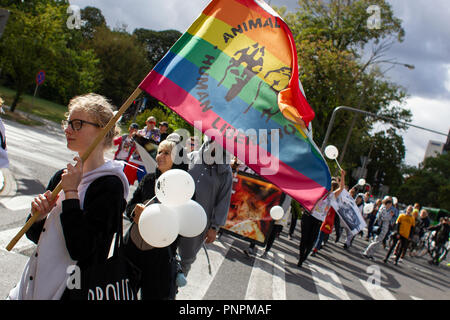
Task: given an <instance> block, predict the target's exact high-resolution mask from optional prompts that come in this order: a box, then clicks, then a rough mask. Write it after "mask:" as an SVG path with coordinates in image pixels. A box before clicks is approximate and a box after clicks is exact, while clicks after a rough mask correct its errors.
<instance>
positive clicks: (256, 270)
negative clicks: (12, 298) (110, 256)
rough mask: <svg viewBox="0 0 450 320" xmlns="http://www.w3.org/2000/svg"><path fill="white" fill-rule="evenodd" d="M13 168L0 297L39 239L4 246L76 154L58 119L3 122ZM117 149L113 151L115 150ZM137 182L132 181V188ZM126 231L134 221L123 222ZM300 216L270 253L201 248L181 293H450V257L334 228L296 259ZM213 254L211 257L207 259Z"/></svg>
mask: <svg viewBox="0 0 450 320" xmlns="http://www.w3.org/2000/svg"><path fill="white" fill-rule="evenodd" d="M4 122H5V126H6V135H7V143H8V154H9V159H10V163H11V165H10V169H9V170H3V172H4V176H5V179H6V181H5V188H4V190H3V191H2V193H1V194H0V299H3V298H4V297H6V295H7V293H8V292H9V290H10V289H11V288H12V287H13V286H14V285H15V283H16V282H17V281H18V280H19V277H20V275H21V273H22V271H23V267H24V265H25V263H26V261H27V259H28V256H30V255H31V254H32V252H33V250H34V244H33V243H31V242H30V241H29V240H27V239H26V237H23V238H22V239H21V240H20V241H19V243H18V244H17V245H16V246H15V248H14V249H13V250H12V251H11V252H8V251H6V250H5V249H4V248H5V246H6V245H7V243H8V242H9V241H10V240H11V239H12V237H13V236H14V235H15V234H16V233H17V232H18V231H19V230H20V228H21V227H22V226H23V224H24V222H25V218H26V216H27V215H28V211H29V208H30V201H31V199H32V198H33V197H34V196H35V195H36V194H39V193H41V192H42V191H43V190H44V188H45V186H46V184H47V182H48V180H49V179H50V177H51V176H52V175H53V173H54V172H55V171H56V170H58V169H61V168H63V167H65V165H66V164H67V163H68V162H70V161H71V160H72V158H73V156H74V154H73V153H72V152H69V151H67V149H66V148H65V139H64V136H63V134H62V130H60V129H59V128H58V127H53V126H42V127H36V128H30V127H26V126H22V125H20V124H17V123H14V122H9V121H4ZM109 156H112V152H111V153H110V154H109ZM134 188H135V187H132V189H131V192H132V191H133V190H134ZM125 223H126V224H125V230H126V226H127V225H128V222H127V221H125ZM299 228H300V223H298V224H297V229H296V231H295V234H294V238H293V239H292V240H290V239H288V238H287V234H286V231H287V228H284V230H283V232H282V234H281V235H280V237H279V238H278V239H276V241H275V244H274V246H273V248H272V250H271V252H270V254H269V255H268V257H266V258H262V257H260V254H261V253H262V252H263V250H262V249H261V248H258V254H257V256H250V257H249V256H247V255H245V254H244V253H243V249H245V248H247V247H248V243H246V242H245V241H242V240H239V239H235V238H233V237H231V236H229V235H223V236H222V237H221V238H220V239H218V240H217V241H215V242H214V243H213V244H210V245H208V246H207V253H208V255H206V253H205V250H201V251H200V253H199V255H198V258H197V260H196V262H195V263H194V265H193V266H192V269H191V272H190V274H189V276H188V279H187V280H188V284H187V286H185V287H182V288H180V291H179V294H178V296H177V299H186V300H192V299H198V300H373V299H375V300H431V299H433V300H435V299H436V300H442V299H444V300H448V299H450V281H449V279H450V277H449V276H450V268H449V267H447V266H446V264H447V262H448V261H446V262H445V264H444V263H442V264H441V265H440V266H438V267H437V266H430V265H429V264H428V263H427V259H426V258H411V257H406V258H405V260H404V261H403V262H402V263H400V264H399V265H398V266H394V265H393V264H392V262H391V263H388V264H384V263H383V262H382V261H381V258H382V256H383V255H384V254H385V253H386V251H384V250H383V249H380V250H379V252H378V253H377V254H376V256H375V257H376V260H375V261H370V260H367V259H365V258H363V257H362V255H361V252H362V251H363V249H364V248H365V247H366V246H367V245H368V242H367V241H365V240H363V239H362V238H359V237H358V238H356V240H355V241H354V244H353V246H352V247H351V248H350V249H349V250H345V249H343V247H342V243H337V244H336V243H334V235H332V236H331V237H330V241H329V242H328V244H327V245H326V246H325V247H324V248H323V249H322V250H321V251H320V252H319V254H318V255H317V256H315V257H310V258H309V259H308V260H307V262H306V263H305V264H304V266H303V267H302V268H301V269H300V268H298V267H297V266H296V263H297V259H298V245H299V241H300V230H299ZM208 259H209V263H208Z"/></svg>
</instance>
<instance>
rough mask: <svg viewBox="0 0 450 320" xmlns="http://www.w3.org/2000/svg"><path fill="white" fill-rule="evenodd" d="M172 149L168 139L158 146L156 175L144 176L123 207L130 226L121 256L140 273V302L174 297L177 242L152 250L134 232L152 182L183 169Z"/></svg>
mask: <svg viewBox="0 0 450 320" xmlns="http://www.w3.org/2000/svg"><path fill="white" fill-rule="evenodd" d="M175 146H176V143H175V142H174V141H171V140H169V139H167V140H165V141H163V142H161V143H160V144H159V146H158V153H157V156H156V162H157V169H156V172H155V173H150V174H147V175H145V176H144V178H143V179H142V180H141V182H140V183H139V185H138V187H137V189H136V191H135V192H134V193H133V197H132V199H131V200H130V201H129V202H128V205H127V208H126V215H127V216H128V218H130V219H131V220H132V221H133V224H132V226H131V227H130V229H129V230H128V232H127V235H126V236H125V254H126V256H127V257H128V258H129V259H130V260H131V262H133V263H134V264H135V265H136V266H137V267H138V268H139V269H140V270H141V276H142V278H141V282H140V289H141V300H169V299H174V298H175V294H176V274H177V264H176V260H175V255H176V248H177V241H175V242H173V243H172V244H171V245H170V246H167V247H164V248H155V247H152V246H151V245H149V244H147V243H146V242H145V241H144V240H143V239H142V238H141V237H140V235H139V231H138V222H139V217H140V214H141V213H142V211H143V209H144V206H143V205H142V203H144V202H146V201H147V200H150V199H152V198H153V197H154V196H155V183H156V181H157V180H158V178H159V177H160V176H161V174H163V173H164V172H166V171H167V170H170V169H184V170H187V165H185V164H180V165H178V166H177V165H174V164H173V159H172V150H174V149H175Z"/></svg>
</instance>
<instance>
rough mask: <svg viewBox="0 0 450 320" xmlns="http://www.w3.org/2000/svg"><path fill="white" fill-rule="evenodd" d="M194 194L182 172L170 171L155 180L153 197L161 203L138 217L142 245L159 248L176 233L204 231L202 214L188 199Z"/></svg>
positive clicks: (191, 181)
mask: <svg viewBox="0 0 450 320" xmlns="http://www.w3.org/2000/svg"><path fill="white" fill-rule="evenodd" d="M194 192H195V183H194V179H193V178H192V177H191V175H190V174H189V173H188V172H186V171H184V170H180V169H171V170H168V171H166V172H164V173H163V174H162V175H161V176H160V177H159V178H158V180H157V181H156V184H155V195H156V197H157V198H158V200H159V201H160V202H161V203H153V204H151V205H149V206H148V207H146V208H145V209H144V211H143V212H142V214H141V216H140V218H139V224H138V226H139V233H140V234H141V236H142V238H143V239H144V240H145V242H147V243H148V244H150V245H151V246H153V247H157V248H162V247H166V246H168V245H170V244H171V243H172V242H174V241H175V239H176V238H177V236H178V234H180V235H182V236H184V237H195V236H197V235H199V234H200V233H202V232H203V230H205V228H206V222H207V218H206V212H205V210H204V209H203V207H202V206H201V205H200V204H198V203H197V202H195V201H194V200H191V198H192V196H193V195H194Z"/></svg>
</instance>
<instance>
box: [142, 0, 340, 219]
mask: <svg viewBox="0 0 450 320" xmlns="http://www.w3.org/2000/svg"><path fill="white" fill-rule="evenodd" d="M139 88H140V89H142V90H144V91H146V92H147V93H149V94H151V95H152V96H154V97H155V98H157V99H158V100H160V101H162V102H163V103H164V104H166V105H167V106H168V107H169V108H170V109H172V110H173V111H175V112H176V113H178V114H179V115H180V116H181V117H182V118H184V119H185V120H186V121H187V122H189V123H190V124H191V125H194V122H199V121H201V123H202V128H201V130H202V132H203V133H205V132H206V131H207V133H208V135H211V134H212V135H214V136H215V140H217V141H218V142H219V143H220V144H221V145H222V146H223V147H224V148H225V149H227V150H228V151H229V152H231V153H233V154H234V155H236V156H237V157H238V158H239V159H240V160H241V161H243V162H245V163H246V164H247V165H248V166H249V167H250V168H252V169H253V170H254V171H255V172H256V173H257V174H259V175H261V176H263V177H265V178H266V179H268V180H269V181H271V182H272V183H274V184H275V185H277V186H278V187H280V188H281V189H282V190H283V191H284V192H285V193H287V194H289V195H290V196H292V197H293V198H294V199H296V200H298V201H299V203H300V204H301V205H302V206H303V207H304V208H305V209H307V210H309V211H310V210H312V208H313V207H314V205H315V204H316V202H317V201H318V200H319V199H320V198H321V197H323V196H324V195H325V194H326V193H327V192H328V191H329V190H330V187H331V177H330V171H329V169H328V166H327V164H326V162H325V160H324V159H323V157H322V155H321V153H320V151H319V149H318V148H317V146H316V145H315V143H314V141H313V140H312V137H311V132H310V131H309V130H308V128H310V122H311V121H312V120H313V118H314V111H313V110H312V108H311V107H310V106H309V104H308V102H307V101H306V98H305V96H304V95H303V93H302V91H301V84H300V81H299V77H298V62H297V52H296V48H295V43H294V39H293V36H292V33H291V32H290V30H289V28H288V26H287V25H286V23H285V22H284V21H283V20H282V19H281V18H280V17H279V16H278V14H277V13H276V12H275V11H273V9H272V8H271V7H270V6H268V5H267V4H266V3H265V2H263V1H259V0H213V1H211V2H210V3H209V5H208V6H207V7H206V8H205V9H204V10H203V12H202V14H201V15H200V17H199V18H198V19H197V20H196V21H195V22H194V23H193V24H192V25H191V27H190V28H189V29H188V30H187V31H186V32H185V33H184V34H183V35H182V36H181V38H180V39H179V40H178V41H177V42H176V43H175V44H174V46H173V47H172V48H171V49H170V50H169V52H168V53H167V54H166V55H165V56H164V58H163V59H161V61H160V62H159V63H158V64H157V65H156V66H155V68H154V69H153V70H152V71H151V72H150V73H149V74H148V75H147V77H146V78H145V79H144V80H143V81H142V82H141V84H140V85H139ZM261 129H263V130H265V132H267V131H269V135H270V138H269V139H267V138H266V139H261V138H260V139H259V141H258V139H256V138H255V136H254V134H253V133H254V132H257V131H258V130H261ZM276 138H279V139H276ZM263 153H264V154H265V155H266V156H265V157H264V159H262V158H261V159H258V160H257V161H249V157H250V155H255V154H256V155H261V154H263ZM267 160H268V161H267Z"/></svg>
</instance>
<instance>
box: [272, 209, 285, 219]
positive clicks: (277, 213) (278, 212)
mask: <svg viewBox="0 0 450 320" xmlns="http://www.w3.org/2000/svg"><path fill="white" fill-rule="evenodd" d="M270 216H271V217H272V219H273V220H280V219H281V218H283V216H284V210H283V208H282V207H280V206H273V207H272V208H271V209H270Z"/></svg>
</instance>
